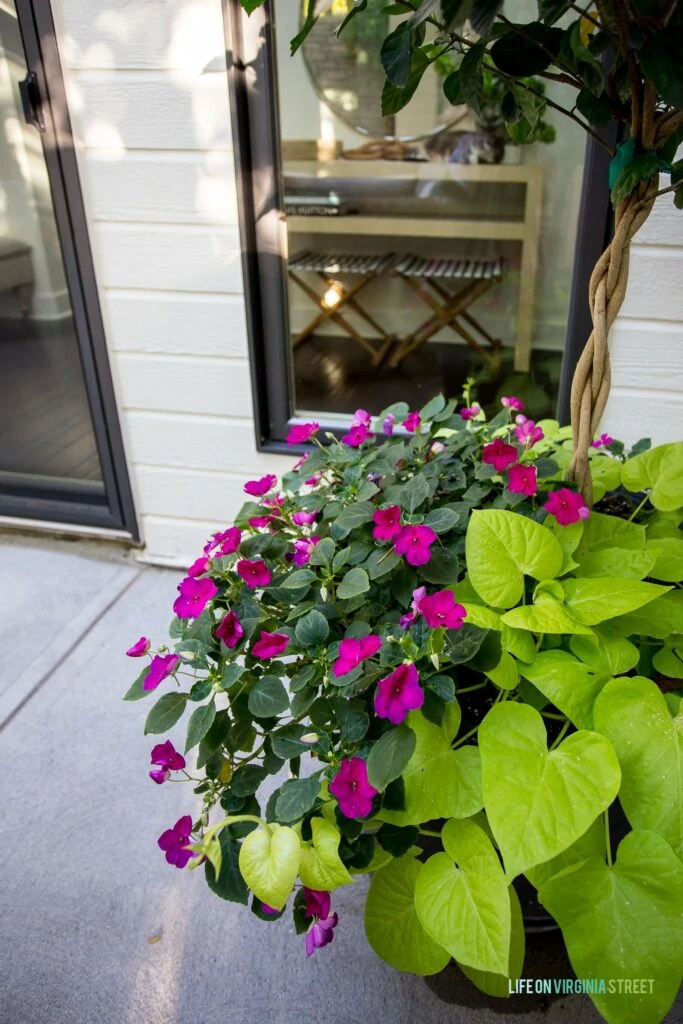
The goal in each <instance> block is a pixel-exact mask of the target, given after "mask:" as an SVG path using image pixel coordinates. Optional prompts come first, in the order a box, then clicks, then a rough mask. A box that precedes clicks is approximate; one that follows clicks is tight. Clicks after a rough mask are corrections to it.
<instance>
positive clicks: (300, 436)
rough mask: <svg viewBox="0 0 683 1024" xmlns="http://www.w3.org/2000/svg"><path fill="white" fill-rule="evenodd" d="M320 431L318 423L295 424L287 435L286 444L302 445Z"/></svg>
mask: <svg viewBox="0 0 683 1024" xmlns="http://www.w3.org/2000/svg"><path fill="white" fill-rule="evenodd" d="M319 430H320V424H319V423H295V424H294V426H293V427H291V428H290V431H289V433H288V434H287V438H286V441H287V444H304V442H305V441H310V439H311V438H312V437H313V435H314V434H317V433H318V431H319Z"/></svg>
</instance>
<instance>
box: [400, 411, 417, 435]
mask: <svg viewBox="0 0 683 1024" xmlns="http://www.w3.org/2000/svg"><path fill="white" fill-rule="evenodd" d="M420 422H421V420H420V414H419V412H411V413H408V415H407V416H406V418H405V419H404V421H403V423H402V424H401V426H403V427H405V428H406V430H407V431H408V433H410V434H414V433H416V431H418V430H419V429H420Z"/></svg>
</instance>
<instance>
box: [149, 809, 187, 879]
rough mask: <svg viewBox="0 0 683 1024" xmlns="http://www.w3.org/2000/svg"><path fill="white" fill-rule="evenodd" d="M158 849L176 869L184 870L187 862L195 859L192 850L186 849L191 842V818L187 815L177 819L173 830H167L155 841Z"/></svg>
mask: <svg viewBox="0 0 683 1024" xmlns="http://www.w3.org/2000/svg"><path fill="white" fill-rule="evenodd" d="M157 842H158V844H159V849H161V850H163V851H164V853H165V854H166V860H167V861H168V863H169V864H173V865H174V867H176V868H184V867H185V865H186V864H187V862H188V861H189V860H192V858H193V857H196V856H197V854H196V853H195V852H194V850H188V849H186V847H187V845H188V843H191V842H192V818H191V817H190V815H189V814H185V815H183V817H182V818H178V820H177V821H176V823H175V825H174V826H173V828H167V829H166V831H165V832H162V834H161V835H160V836H159V838H158V840H157Z"/></svg>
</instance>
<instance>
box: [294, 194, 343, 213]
mask: <svg viewBox="0 0 683 1024" xmlns="http://www.w3.org/2000/svg"><path fill="white" fill-rule="evenodd" d="M357 212H358V210H357V209H356V207H355V206H354V205H353V204H352V203H350V202H348V201H347V200H345V199H340V198H339V196H338V195H335V194H334V193H329V194H327V195H296V194H290V195H286V196H285V213H287V214H290V215H292V216H295V217H344V216H346V215H348V214H351V213H357Z"/></svg>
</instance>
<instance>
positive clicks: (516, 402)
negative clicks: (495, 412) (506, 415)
mask: <svg viewBox="0 0 683 1024" xmlns="http://www.w3.org/2000/svg"><path fill="white" fill-rule="evenodd" d="M500 404H501V405H504V406H505V408H506V409H517V410H518V412H521V411H522V409H523V408H524V402H522V401H521V400H520V399H519V398H517V396H516V395H509V396H506V397H504V398H501V400H500Z"/></svg>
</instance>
